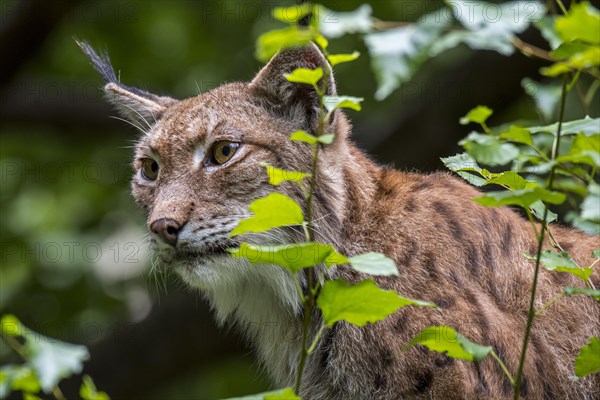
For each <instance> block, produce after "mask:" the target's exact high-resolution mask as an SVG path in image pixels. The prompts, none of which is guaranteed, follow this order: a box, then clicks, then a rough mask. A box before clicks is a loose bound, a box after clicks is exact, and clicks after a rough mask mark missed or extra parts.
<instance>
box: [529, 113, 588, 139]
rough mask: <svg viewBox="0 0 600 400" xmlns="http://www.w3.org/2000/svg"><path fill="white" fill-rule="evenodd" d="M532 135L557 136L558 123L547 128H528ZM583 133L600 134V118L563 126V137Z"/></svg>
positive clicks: (584, 119) (586, 118) (573, 122)
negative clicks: (549, 134)
mask: <svg viewBox="0 0 600 400" xmlns="http://www.w3.org/2000/svg"><path fill="white" fill-rule="evenodd" d="M527 129H529V132H531V133H540V132H547V133H551V134H553V135H555V136H556V131H557V129H558V122H557V123H555V124H552V125H546V126H532V127H528V128H527ZM579 133H583V134H584V135H586V136H591V135H597V134H599V133H600V118H590V117H589V116H588V117H585V118H583V119H578V120H575V121H568V122H564V123H563V124H562V128H561V135H577V134H579Z"/></svg>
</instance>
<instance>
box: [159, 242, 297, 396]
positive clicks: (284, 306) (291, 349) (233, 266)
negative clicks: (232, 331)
mask: <svg viewBox="0 0 600 400" xmlns="http://www.w3.org/2000/svg"><path fill="white" fill-rule="evenodd" d="M170 267H171V268H175V270H176V271H177V273H178V274H179V275H180V276H181V278H182V279H183V280H184V281H185V282H186V283H187V284H189V285H190V286H191V287H194V288H198V289H200V291H201V292H202V294H203V295H204V296H205V297H206V298H207V299H208V301H209V302H210V304H211V306H212V307H213V309H214V310H215V314H216V318H217V321H218V322H219V323H220V324H223V323H225V322H226V321H230V322H231V323H233V324H234V325H236V326H237V328H238V329H239V330H240V331H241V333H242V334H243V335H244V336H246V338H247V339H248V340H249V341H250V343H251V344H252V345H253V346H254V347H255V348H256V351H257V353H258V355H259V357H260V359H261V361H262V362H263V365H264V366H265V367H266V369H267V370H268V372H269V373H270V375H271V376H272V378H273V379H274V380H275V381H276V382H277V383H278V384H281V385H290V384H292V383H293V378H294V375H295V366H296V365H297V356H298V354H297V353H298V352H297V351H296V350H295V349H297V348H298V346H299V344H298V345H295V346H294V342H295V341H296V340H300V337H301V322H300V318H298V315H299V314H300V311H301V309H302V302H301V300H300V298H299V296H298V293H297V289H296V286H295V283H294V280H293V278H292V276H291V274H290V273H289V272H288V271H286V270H284V269H283V268H281V267H280V266H277V265H271V264H251V263H250V262H248V260H246V259H240V258H234V257H231V256H229V255H226V254H222V255H221V254H218V255H214V256H208V257H203V258H196V259H189V260H185V261H181V260H177V261H173V262H172V263H171V266H170Z"/></svg>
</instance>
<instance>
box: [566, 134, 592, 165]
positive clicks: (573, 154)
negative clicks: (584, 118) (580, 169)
mask: <svg viewBox="0 0 600 400" xmlns="http://www.w3.org/2000/svg"><path fill="white" fill-rule="evenodd" d="M556 161H557V162H559V163H566V162H573V163H580V164H587V165H590V166H592V167H600V134H597V135H589V136H586V135H584V134H583V133H580V134H579V135H577V136H575V139H573V143H572V144H571V149H570V150H569V154H568V155H563V156H560V157H558V158H557V159H556Z"/></svg>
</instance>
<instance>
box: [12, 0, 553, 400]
mask: <svg viewBox="0 0 600 400" xmlns="http://www.w3.org/2000/svg"><path fill="white" fill-rule="evenodd" d="M361 3H362V2H360V1H353V0H352V1H337V2H336V1H324V2H323V4H324V5H326V6H327V7H328V8H330V9H333V10H339V11H350V10H353V9H355V8H356V7H357V6H358V5H360V4H361ZM0 4H1V6H0V23H1V25H0V26H1V29H0V35H1V36H0V55H1V57H2V63H1V66H0V72H1V73H0V96H1V103H0V104H1V107H0V118H1V125H0V130H1V131H0V157H1V164H0V180H1V181H0V182H1V192H0V202H1V204H0V213H1V214H0V217H1V218H0V234H1V240H0V244H1V249H0V257H1V265H2V269H1V276H0V278H1V280H0V312H1V313H13V314H15V315H17V316H18V317H19V318H20V319H21V320H22V321H23V323H24V324H25V325H27V326H29V327H30V328H32V329H34V330H36V331H38V332H41V333H43V334H45V335H48V336H52V337H57V338H59V339H61V340H64V341H68V342H73V343H82V344H85V345H86V346H88V347H89V349H90V352H91V359H90V361H88V362H87V363H86V367H85V371H84V372H85V373H88V374H90V375H91V376H92V377H93V378H94V380H95V382H96V384H97V386H98V388H99V389H101V390H103V391H106V392H107V393H108V394H109V395H111V397H112V398H124V399H133V398H144V399H191V398H203V399H204V398H206V399H214V398H220V397H227V396H234V395H241V394H248V393H253V392H258V391H261V390H263V389H266V388H268V383H267V380H266V378H265V377H264V376H263V374H261V372H260V371H259V370H258V368H257V365H256V362H255V360H254V357H253V355H252V354H251V351H250V349H249V348H248V347H247V346H246V344H245V343H244V342H243V340H242V339H241V336H240V335H238V334H237V333H236V332H234V331H230V330H229V329H227V328H218V327H216V325H215V323H214V322H213V319H212V317H211V313H210V310H209V309H208V306H207V304H206V303H205V302H204V301H203V300H202V297H201V295H200V294H199V293H196V292H193V291H190V290H189V289H187V288H186V287H185V286H184V285H183V284H182V283H181V282H179V281H178V280H177V279H176V278H175V277H173V276H170V275H169V271H161V269H160V268H155V269H152V265H151V264H152V263H151V259H150V257H149V255H148V251H147V244H146V241H145V218H144V215H143V213H142V212H141V211H140V210H138V209H137V208H136V207H135V205H134V203H133V201H132V199H131V197H130V195H129V188H128V180H129V176H130V174H131V170H130V166H129V162H130V157H131V152H132V150H131V146H132V144H133V143H134V142H135V140H136V137H137V135H138V133H137V132H135V131H134V130H133V128H131V127H130V126H127V125H126V124H125V123H123V122H122V121H119V120H116V119H114V118H110V117H111V116H114V115H115V112H114V111H112V110H111V109H110V107H109V106H108V105H106V104H105V102H104V101H103V99H102V94H101V91H100V87H101V81H100V79H99V78H98V77H97V76H96V75H95V73H94V71H93V70H92V68H91V66H90V65H89V63H88V61H87V60H86V58H85V57H84V56H83V55H82V54H81V52H80V51H79V49H78V48H77V46H76V45H75V43H74V41H73V37H74V36H77V37H79V38H82V39H87V40H89V41H90V42H91V43H92V44H93V45H94V46H96V47H97V48H105V49H107V50H109V52H110V55H111V58H112V60H113V64H114V66H115V69H116V70H117V71H118V73H120V78H121V80H122V81H123V82H124V83H126V84H128V85H135V86H139V87H141V88H144V89H147V90H149V91H151V92H154V93H165V94H166V93H168V94H169V95H172V96H174V97H178V98H184V97H189V96H193V95H195V94H197V93H198V92H204V91H207V90H210V89H211V88H213V87H215V86H217V85H219V84H220V83H222V82H226V81H235V80H250V79H251V78H252V77H253V75H254V74H255V73H256V72H257V71H258V69H259V68H260V65H261V64H260V63H259V62H258V61H257V60H256V59H255V57H254V51H255V47H254V44H255V40H256V38H257V37H258V35H259V34H261V33H263V32H265V31H267V30H269V29H273V28H276V27H280V26H281V24H280V23H278V22H276V21H274V20H272V18H270V10H271V9H272V8H273V7H274V6H277V5H289V4H292V2H276V1H271V2H258V1H128V0H125V1H94V0H87V1H79V0H65V1H57V0H52V1H27V0H22V1H10V0H6V1H4V0H3V1H2V2H1V3H0ZM441 6H442V3H441V2H440V1H417V0H415V1H385V0H383V1H374V2H372V7H373V14H374V16H376V17H379V18H381V19H384V20H389V21H413V20H415V19H417V18H418V17H419V16H420V15H421V14H424V13H427V12H430V11H433V10H435V9H437V8H439V7H441ZM525 36H526V37H527V39H528V41H530V42H532V43H534V44H535V43H537V44H539V45H543V41H542V39H541V38H540V37H539V36H538V35H537V34H536V33H535V32H533V31H532V32H529V31H528V32H526V33H525ZM355 49H356V50H359V51H360V52H361V53H362V54H363V55H362V57H361V58H360V59H359V61H357V62H356V63H352V64H348V65H340V66H339V67H337V70H336V79H337V84H338V90H339V92H340V93H342V94H348V95H354V96H361V97H365V99H366V101H365V104H364V107H363V112H361V113H355V112H351V114H350V117H351V119H352V120H353V123H354V133H353V135H354V136H353V137H354V140H355V141H356V142H357V143H358V145H359V146H360V147H362V148H364V149H366V150H368V151H369V152H370V153H371V154H372V155H373V157H374V158H375V159H376V160H378V161H380V162H381V163H387V164H393V165H395V166H396V167H398V168H403V169H419V170H424V171H430V170H434V169H441V168H442V164H441V163H440V161H439V157H441V156H447V155H452V154H455V153H457V152H458V151H459V147H458V146H457V145H456V142H457V141H458V140H459V139H460V138H462V137H464V136H465V135H466V133H468V131H469V128H468V127H464V126H460V125H459V124H458V118H459V117H460V116H462V115H464V114H465V112H466V111H468V110H469V109H470V108H472V107H473V106H475V105H477V104H486V105H488V106H490V107H491V108H493V109H494V110H495V113H494V115H493V117H492V118H491V120H490V123H491V124H492V125H493V124H494V122H500V121H505V120H508V119H516V118H525V119H527V118H529V119H535V118H536V114H535V111H534V107H533V104H532V102H531V101H530V100H529V99H528V98H527V97H526V96H525V95H524V94H523V92H522V89H521V87H520V80H521V78H522V77H524V76H531V77H534V78H536V77H538V78H539V75H538V74H537V70H538V68H539V66H540V65H539V64H538V63H537V62H536V61H533V60H530V59H527V58H525V57H524V56H522V55H519V54H516V55H514V56H512V57H502V56H500V55H498V54H497V53H493V52H473V51H471V50H469V49H467V48H466V47H459V48H457V49H455V50H452V51H450V52H446V53H444V54H443V55H442V56H440V57H438V58H437V59H435V60H432V61H429V62H428V63H426V64H425V66H424V67H423V68H422V70H421V71H419V72H418V73H417V75H416V76H415V78H414V79H413V81H411V82H410V83H408V84H406V85H405V86H404V87H403V88H402V89H400V90H398V91H396V92H395V93H394V94H393V95H392V96H391V97H390V98H388V99H387V100H386V101H384V102H377V101H375V100H374V99H373V94H374V92H375V88H376V85H375V80H374V77H373V74H372V72H371V70H370V67H369V57H368V54H367V52H366V49H365V45H364V43H363V42H362V39H361V38H360V37H358V36H346V37H344V38H342V39H339V40H334V41H332V43H331V52H332V53H337V52H351V51H352V50H355ZM0 357H1V358H2V363H6V362H12V361H14V362H18V361H19V360H18V359H17V357H16V356H15V355H14V354H12V353H11V352H10V350H9V349H7V347H6V346H5V345H4V343H2V347H1V349H0ZM79 382H80V379H79V378H77V379H70V380H68V381H66V382H65V383H63V384H61V388H62V389H63V391H64V392H65V394H66V395H67V397H70V396H72V397H75V396H76V393H77V390H78V385H79Z"/></svg>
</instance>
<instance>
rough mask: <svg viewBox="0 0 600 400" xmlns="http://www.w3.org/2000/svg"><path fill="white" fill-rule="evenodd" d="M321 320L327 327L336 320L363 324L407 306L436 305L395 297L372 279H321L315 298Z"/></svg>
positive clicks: (382, 317)
mask: <svg viewBox="0 0 600 400" xmlns="http://www.w3.org/2000/svg"><path fill="white" fill-rule="evenodd" d="M317 305H318V306H319V308H320V309H321V312H322V313H323V319H324V320H325V323H326V324H327V325H329V326H333V324H335V323H336V322H337V321H347V322H349V323H351V324H353V325H357V326H365V325H366V324H367V323H368V322H371V323H374V322H377V321H380V320H382V319H384V318H386V317H387V316H388V315H391V314H393V313H394V312H396V310H398V309H399V308H401V307H405V306H408V305H416V306H424V307H434V308H435V307H436V305H435V304H432V303H428V302H424V301H419V300H411V299H407V298H405V297H401V296H398V294H397V293H396V292H394V291H393V290H383V289H381V288H379V287H378V286H377V285H376V284H375V282H373V281H372V280H368V279H367V280H364V281H362V282H360V283H358V284H356V285H354V286H350V285H348V283H347V282H345V281H343V280H335V281H325V283H324V284H323V287H322V289H321V293H320V294H319V297H318V298H317Z"/></svg>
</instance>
